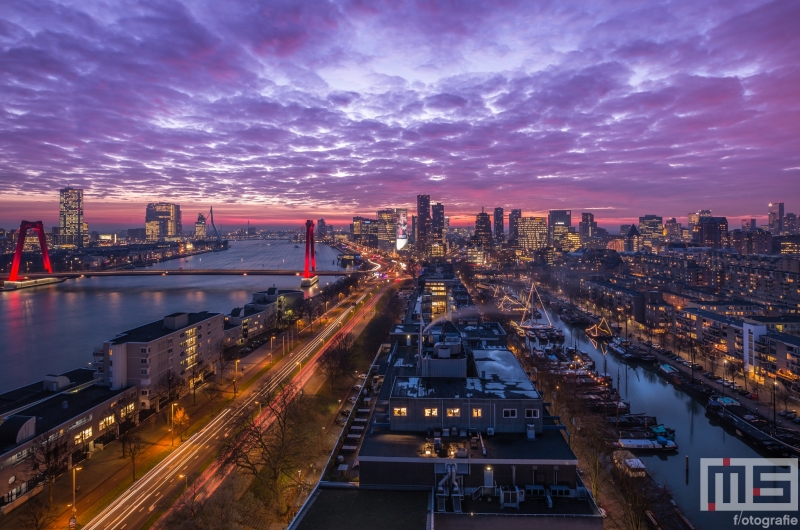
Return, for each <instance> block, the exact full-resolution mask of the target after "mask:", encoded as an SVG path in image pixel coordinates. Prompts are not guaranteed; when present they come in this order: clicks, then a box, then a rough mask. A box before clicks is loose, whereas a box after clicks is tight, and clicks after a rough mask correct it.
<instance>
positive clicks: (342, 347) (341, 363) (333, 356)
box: [318, 333, 355, 388]
mask: <svg viewBox="0 0 800 530" xmlns="http://www.w3.org/2000/svg"><path fill="white" fill-rule="evenodd" d="M354 344H355V338H354V337H353V335H352V333H347V334H346V335H338V336H336V337H335V338H334V339H332V341H331V343H330V344H329V345H328V348H327V349H326V350H325V352H324V353H323V354H322V356H321V357H320V358H319V361H318V366H319V369H320V371H321V372H322V373H323V374H324V375H325V377H327V378H328V382H330V384H331V388H333V385H334V383H335V382H336V380H337V379H339V377H341V376H342V375H344V374H345V373H347V372H348V371H349V370H350V366H351V362H350V360H351V359H350V358H351V355H352V353H353V345H354Z"/></svg>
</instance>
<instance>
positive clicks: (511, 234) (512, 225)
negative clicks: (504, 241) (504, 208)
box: [508, 210, 522, 240]
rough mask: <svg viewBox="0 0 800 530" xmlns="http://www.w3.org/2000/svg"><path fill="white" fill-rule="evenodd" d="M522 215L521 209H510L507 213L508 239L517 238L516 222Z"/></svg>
mask: <svg viewBox="0 0 800 530" xmlns="http://www.w3.org/2000/svg"><path fill="white" fill-rule="evenodd" d="M520 217H522V210H511V213H510V214H508V239H514V240H516V239H519V232H518V223H519V219H520Z"/></svg>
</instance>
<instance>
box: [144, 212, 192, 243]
mask: <svg viewBox="0 0 800 530" xmlns="http://www.w3.org/2000/svg"><path fill="white" fill-rule="evenodd" d="M144 223H145V229H146V230H147V239H148V240H150V241H163V240H164V239H166V238H168V237H180V235H181V233H182V231H183V230H182V226H181V207H180V205H179V204H172V203H168V202H151V203H150V204H148V205H147V211H146V213H145V217H144Z"/></svg>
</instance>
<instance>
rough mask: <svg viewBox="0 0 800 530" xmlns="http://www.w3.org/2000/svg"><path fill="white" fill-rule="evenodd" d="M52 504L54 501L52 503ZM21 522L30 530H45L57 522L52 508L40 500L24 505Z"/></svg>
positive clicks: (33, 500)
mask: <svg viewBox="0 0 800 530" xmlns="http://www.w3.org/2000/svg"><path fill="white" fill-rule="evenodd" d="M51 504H52V501H51ZM21 511H22V515H21V516H20V518H19V520H20V522H21V523H22V524H23V525H25V528H29V529H30V530H45V528H47V527H49V526H50V523H52V522H54V521H55V520H56V514H55V512H54V511H53V510H52V508H50V506H48V505H46V504H45V503H43V502H42V501H41V500H40V499H36V498H34V499H31V500H29V501H28V502H26V503H25V504H24V505H22V510H21Z"/></svg>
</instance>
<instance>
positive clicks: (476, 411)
mask: <svg viewBox="0 0 800 530" xmlns="http://www.w3.org/2000/svg"><path fill="white" fill-rule="evenodd" d="M482 416H483V409H472V417H473V418H480V417H482Z"/></svg>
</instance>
